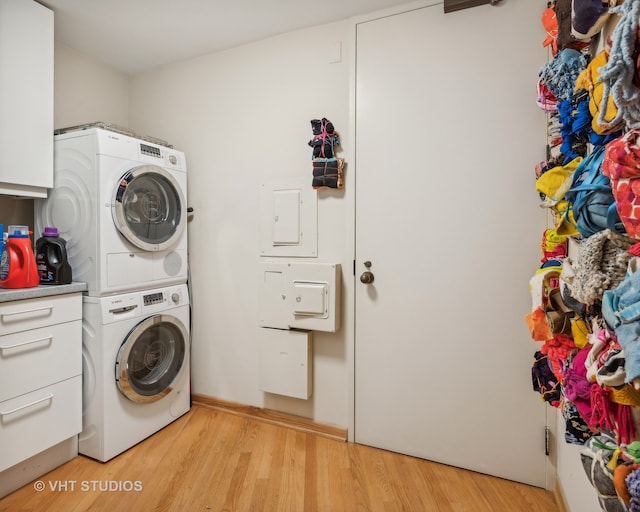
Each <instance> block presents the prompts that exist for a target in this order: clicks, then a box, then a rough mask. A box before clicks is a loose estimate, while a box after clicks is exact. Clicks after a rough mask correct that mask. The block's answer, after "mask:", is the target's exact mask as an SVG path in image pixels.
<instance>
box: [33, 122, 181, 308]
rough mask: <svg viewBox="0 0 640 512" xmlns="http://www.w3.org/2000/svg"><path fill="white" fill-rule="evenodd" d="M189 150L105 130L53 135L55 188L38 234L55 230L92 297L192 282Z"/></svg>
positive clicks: (41, 204) (41, 207) (40, 203)
mask: <svg viewBox="0 0 640 512" xmlns="http://www.w3.org/2000/svg"><path fill="white" fill-rule="evenodd" d="M155 140H157V139H155ZM186 200H187V170H186V162H185V156H184V153H182V152H180V151H177V150H175V149H172V148H171V147H167V146H163V145H161V144H158V143H153V142H149V141H147V140H142V139H139V138H135V137H132V136H129V135H125V134H123V133H120V132H115V131H111V130H107V129H104V128H95V127H94V128H88V129H81V130H75V131H70V132H67V133H63V134H59V135H56V136H55V137H54V188H53V189H51V190H50V191H49V197H48V198H47V199H42V200H36V202H35V232H34V236H35V237H36V238H38V237H39V236H41V233H42V232H43V231H44V228H45V227H46V226H54V227H56V228H58V231H59V233H60V236H61V237H62V238H64V239H65V240H66V242H67V256H68V258H69V263H70V264H71V267H72V270H73V279H74V281H83V282H86V283H87V284H88V294H89V295H91V296H103V295H111V294H115V293H122V292H126V291H131V290H142V289H148V288H154V287H158V286H165V285H170V284H179V283H184V282H186V280H187V230H186V224H187V204H186Z"/></svg>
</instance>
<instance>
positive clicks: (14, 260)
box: [0, 226, 40, 288]
mask: <svg viewBox="0 0 640 512" xmlns="http://www.w3.org/2000/svg"><path fill="white" fill-rule="evenodd" d="M8 233H9V236H8V237H7V243H6V244H5V246H4V248H3V249H2V255H1V256H0V288H34V287H36V286H38V285H39V284H40V276H39V275H38V267H37V266H36V257H35V254H34V253H33V247H32V246H31V237H30V236H29V228H28V227H27V226H9V232H8Z"/></svg>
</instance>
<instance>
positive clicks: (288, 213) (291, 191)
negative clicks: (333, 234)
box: [260, 177, 318, 258]
mask: <svg viewBox="0 0 640 512" xmlns="http://www.w3.org/2000/svg"><path fill="white" fill-rule="evenodd" d="M317 255H318V193H317V191H316V190H314V189H313V188H311V186H310V184H309V180H308V179H307V178H298V177H295V178H290V179H283V180H277V181H273V182H269V183H263V184H262V185H261V186H260V256H285V257H307V258H314V257H316V256H317Z"/></svg>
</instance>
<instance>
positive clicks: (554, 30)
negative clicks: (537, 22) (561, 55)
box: [542, 6, 558, 55]
mask: <svg viewBox="0 0 640 512" xmlns="http://www.w3.org/2000/svg"><path fill="white" fill-rule="evenodd" d="M542 26H543V27H544V29H545V30H546V31H547V38H546V39H545V40H544V41H542V46H551V53H552V55H555V54H556V53H558V19H557V17H556V10H555V9H554V8H553V6H551V7H547V8H546V9H545V10H544V11H543V12H542Z"/></svg>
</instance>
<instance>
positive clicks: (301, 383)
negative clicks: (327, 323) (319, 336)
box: [258, 329, 313, 400]
mask: <svg viewBox="0 0 640 512" xmlns="http://www.w3.org/2000/svg"><path fill="white" fill-rule="evenodd" d="M259 331H260V337H259V340H258V341H259V344H260V351H259V360H260V377H259V380H260V389H261V390H262V391H265V392H267V393H276V394H278V395H285V396H292V397H295V398H301V399H303V400H306V399H308V398H309V397H310V396H311V392H312V387H313V386H312V383H313V370H312V368H313V366H312V355H313V345H312V333H311V332H306V331H289V330H281V329H259Z"/></svg>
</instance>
